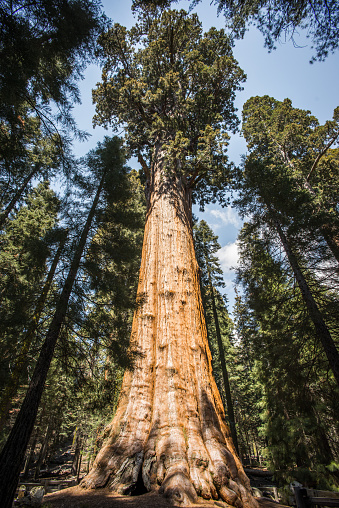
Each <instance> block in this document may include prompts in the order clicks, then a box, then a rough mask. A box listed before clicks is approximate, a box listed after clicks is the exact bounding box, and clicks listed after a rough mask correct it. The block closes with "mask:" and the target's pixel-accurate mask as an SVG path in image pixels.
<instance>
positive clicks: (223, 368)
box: [208, 271, 239, 454]
mask: <svg viewBox="0 0 339 508" xmlns="http://www.w3.org/2000/svg"><path fill="white" fill-rule="evenodd" d="M208 280H209V286H210V288H209V289H210V293H211V302H212V310H213V318H214V323H215V332H216V335H217V343H218V352H219V358H220V364H221V372H222V377H223V381H224V388H225V394H226V403H227V416H228V422H229V425H230V429H231V434H232V439H233V443H234V446H235V449H236V451H237V453H238V454H239V446H238V436H237V429H236V427H235V417H234V409H233V401H232V394H231V387H230V382H229V377H228V372H227V367H226V358H225V351H224V345H223V343H222V338H221V332H220V326H219V318H218V312H217V307H216V304H215V297H214V287H213V284H212V280H211V274H210V272H209V271H208Z"/></svg>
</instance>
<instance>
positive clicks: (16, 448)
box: [0, 176, 104, 508]
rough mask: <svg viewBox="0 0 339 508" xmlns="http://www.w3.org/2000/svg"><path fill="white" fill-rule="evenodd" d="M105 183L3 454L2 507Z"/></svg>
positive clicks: (6, 506) (11, 490)
mask: <svg viewBox="0 0 339 508" xmlns="http://www.w3.org/2000/svg"><path fill="white" fill-rule="evenodd" d="M103 183H104V176H103V178H102V180H101V182H100V185H99V187H98V190H97V193H96V195H95V198H94V201H93V204H92V207H91V210H90V212H89V214H88V217H87V221H86V224H85V226H84V229H83V231H82V234H81V237H80V240H79V243H78V246H77V248H76V251H75V254H74V257H73V260H72V263H71V266H70V270H69V273H68V275H67V278H66V281H65V284H64V287H63V290H62V292H61V294H60V297H59V300H58V303H57V305H56V310H55V313H54V317H53V319H52V322H51V324H50V327H49V329H48V332H47V335H46V339H45V341H44V343H43V345H42V348H41V352H40V356H39V358H38V361H37V363H36V366H35V369H34V372H33V375H32V380H31V382H30V385H29V387H28V390H27V393H26V396H25V399H24V401H23V403H22V406H21V408H20V411H19V414H18V416H17V418H16V420H15V423H14V426H13V428H12V431H11V433H10V435H9V437H8V439H7V441H6V444H5V446H4V448H3V450H2V452H1V454H0V506H1V507H2V508H11V506H12V501H13V497H14V494H15V489H16V486H17V483H18V479H19V475H20V469H21V464H22V462H23V459H24V456H25V452H26V448H27V445H28V442H29V438H30V435H31V433H32V430H33V427H34V422H35V418H36V415H37V412H38V409H39V404H40V400H41V395H42V392H43V389H44V385H45V381H46V377H47V374H48V370H49V366H50V364H51V361H52V358H53V353H54V348H55V345H56V342H57V340H58V337H59V333H60V330H61V327H62V325H63V323H64V320H65V316H66V312H67V307H68V302H69V298H70V295H71V291H72V288H73V284H74V281H75V277H76V274H77V271H78V268H79V264H80V260H81V257H82V253H83V250H84V248H85V245H86V240H87V236H88V233H89V230H90V227H91V224H92V220H93V217H94V213H95V209H96V206H97V204H98V201H99V197H100V193H101V190H102V187H103Z"/></svg>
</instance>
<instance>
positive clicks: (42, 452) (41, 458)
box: [34, 421, 53, 480]
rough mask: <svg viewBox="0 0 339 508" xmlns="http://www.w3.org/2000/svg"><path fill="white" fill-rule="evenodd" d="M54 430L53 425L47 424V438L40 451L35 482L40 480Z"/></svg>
mask: <svg viewBox="0 0 339 508" xmlns="http://www.w3.org/2000/svg"><path fill="white" fill-rule="evenodd" d="M52 430H53V429H52V424H51V422H50V421H49V422H48V424H47V429H46V433H45V437H44V439H43V442H42V446H41V450H40V453H39V458H38V462H37V465H36V466H35V472H34V480H37V479H38V478H39V475H40V469H41V466H42V464H43V463H44V461H45V458H46V455H47V450H48V443H49V439H50V437H51V433H52Z"/></svg>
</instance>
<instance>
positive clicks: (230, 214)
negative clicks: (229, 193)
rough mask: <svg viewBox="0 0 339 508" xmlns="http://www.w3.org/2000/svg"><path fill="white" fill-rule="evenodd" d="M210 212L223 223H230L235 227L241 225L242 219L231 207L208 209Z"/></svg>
mask: <svg viewBox="0 0 339 508" xmlns="http://www.w3.org/2000/svg"><path fill="white" fill-rule="evenodd" d="M210 214H211V215H213V217H215V218H216V219H219V220H221V222H222V223H223V224H225V225H232V226H234V227H235V228H240V227H241V226H242V220H241V219H240V217H239V215H238V214H237V212H236V211H235V210H234V209H233V208H230V207H228V208H225V209H223V210H210Z"/></svg>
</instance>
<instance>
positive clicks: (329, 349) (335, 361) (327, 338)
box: [270, 210, 339, 385]
mask: <svg viewBox="0 0 339 508" xmlns="http://www.w3.org/2000/svg"><path fill="white" fill-rule="evenodd" d="M270 212H271V214H272V218H273V220H274V223H275V226H276V228H277V232H278V234H279V237H280V240H281V243H282V244H283V247H284V250H285V252H286V255H287V257H288V260H289V263H290V265H291V268H292V270H293V273H294V276H295V278H296V280H297V283H298V286H299V289H300V291H301V294H302V297H303V300H304V302H305V304H306V307H307V310H308V313H309V316H310V318H311V320H312V321H313V324H314V327H315V329H316V332H317V335H318V337H319V339H320V341H321V344H322V346H323V349H324V352H325V354H326V356H327V359H328V363H329V365H330V368H331V369H332V372H333V374H334V377H335V379H336V381H337V384H338V385H339V353H338V350H337V348H336V346H335V343H334V341H333V339H332V336H331V334H330V331H329V329H328V328H327V325H326V323H325V321H324V319H323V316H322V314H321V312H320V310H319V308H318V305H317V303H316V301H315V300H314V298H313V295H312V292H311V290H310V288H309V286H308V284H307V282H306V279H305V277H304V275H303V273H302V271H301V269H300V267H299V263H298V261H297V258H296V256H295V255H294V252H293V251H292V249H291V247H290V245H289V242H288V240H287V237H286V235H285V233H284V231H283V229H282V227H281V225H280V223H279V221H278V220H277V219H276V218H275V216H274V212H272V210H271V211H270Z"/></svg>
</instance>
